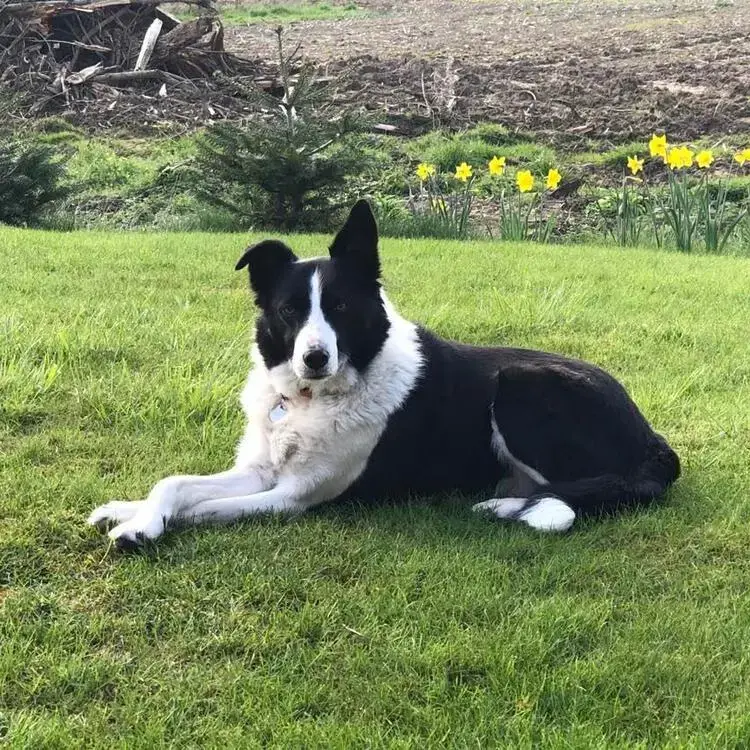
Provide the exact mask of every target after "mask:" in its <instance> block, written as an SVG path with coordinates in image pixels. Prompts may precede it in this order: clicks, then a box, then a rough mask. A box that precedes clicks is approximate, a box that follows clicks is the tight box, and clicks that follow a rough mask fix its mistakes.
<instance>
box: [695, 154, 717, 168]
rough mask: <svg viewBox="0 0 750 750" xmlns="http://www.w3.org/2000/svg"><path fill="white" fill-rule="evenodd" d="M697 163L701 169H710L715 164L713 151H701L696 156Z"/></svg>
mask: <svg viewBox="0 0 750 750" xmlns="http://www.w3.org/2000/svg"><path fill="white" fill-rule="evenodd" d="M695 163H696V164H697V165H698V166H699V167H700V168H701V169H708V168H709V167H710V166H711V165H712V164H713V163H714V155H713V153H712V152H711V151H699V152H698V153H697V154H696V155H695Z"/></svg>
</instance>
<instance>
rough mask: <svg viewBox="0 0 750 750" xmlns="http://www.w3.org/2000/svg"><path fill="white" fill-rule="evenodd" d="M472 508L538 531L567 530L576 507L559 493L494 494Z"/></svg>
mask: <svg viewBox="0 0 750 750" xmlns="http://www.w3.org/2000/svg"><path fill="white" fill-rule="evenodd" d="M473 510H474V511H476V512H477V513H484V514H486V515H490V516H494V517H496V518H501V519H504V520H509V521H520V522H521V523H525V524H526V525H527V526H531V528H532V529H536V530H537V531H549V532H562V531H567V530H568V529H569V528H570V527H571V526H572V525H573V521H575V520H576V514H575V511H574V510H573V509H572V508H571V507H570V506H569V505H568V504H567V503H566V502H565V501H564V500H561V499H560V498H559V497H554V496H552V495H549V496H544V495H540V496H538V497H534V498H528V497H496V498H492V499H491V500H485V501H484V502H483V503H477V504H476V505H475V506H474V507H473Z"/></svg>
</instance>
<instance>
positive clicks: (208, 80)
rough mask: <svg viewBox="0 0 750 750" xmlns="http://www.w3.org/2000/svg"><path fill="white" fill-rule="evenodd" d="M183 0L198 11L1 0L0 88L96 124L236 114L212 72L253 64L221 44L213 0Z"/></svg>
mask: <svg viewBox="0 0 750 750" xmlns="http://www.w3.org/2000/svg"><path fill="white" fill-rule="evenodd" d="M182 2H183V3H184V4H185V5H188V6H193V7H195V8H197V10H198V13H197V14H194V15H195V17H193V18H191V19H190V20H186V21H184V22H183V21H180V20H179V19H178V18H177V17H175V16H174V15H172V14H171V13H169V12H167V11H166V10H165V9H164V8H163V7H161V6H163V5H164V3H163V2H161V0H26V1H25V2H21V1H20V0H19V1H18V2H16V1H15V0H0V71H2V73H1V74H0V87H2V88H4V89H6V90H10V91H12V92H16V93H17V94H19V95H21V98H22V100H23V101H24V106H25V110H24V112H25V114H27V115H30V116H36V115H40V114H48V113H52V112H60V111H65V112H67V113H68V114H73V115H75V114H76V113H77V114H79V115H81V116H82V119H85V120H89V121H90V120H91V119H92V115H93V116H94V119H96V120H98V121H99V122H97V124H99V125H107V124H109V125H112V124H126V123H127V121H128V120H133V119H137V120H138V121H139V122H141V121H146V122H148V121H151V122H153V121H155V120H156V121H158V120H160V119H161V120H169V121H175V120H177V121H179V120H189V121H193V122H195V121H199V120H204V121H205V120H206V119H212V118H214V117H219V118H221V117H223V116H227V115H230V114H236V113H237V112H236V110H237V105H238V103H235V102H233V98H232V96H231V95H230V94H227V93H225V92H223V91H222V90H221V86H220V84H219V83H218V81H219V77H220V76H219V75H217V74H221V77H225V76H233V75H251V76H252V75H256V74H257V72H258V65H257V64H256V63H254V62H252V61H249V60H244V59H242V58H239V57H236V56H234V55H230V54H229V53H227V52H225V51H224V32H223V27H222V25H221V21H220V19H219V16H218V14H217V13H216V11H215V9H214V7H213V0H182ZM240 109H241V107H240ZM74 119H75V118H74Z"/></svg>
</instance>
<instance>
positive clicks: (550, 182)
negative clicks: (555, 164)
mask: <svg viewBox="0 0 750 750" xmlns="http://www.w3.org/2000/svg"><path fill="white" fill-rule="evenodd" d="M560 180H562V175H561V174H560V173H559V172H558V171H557V170H556V169H550V171H549V172H547V182H546V183H545V184H546V186H547V190H556V189H557V186H558V185H559V184H560Z"/></svg>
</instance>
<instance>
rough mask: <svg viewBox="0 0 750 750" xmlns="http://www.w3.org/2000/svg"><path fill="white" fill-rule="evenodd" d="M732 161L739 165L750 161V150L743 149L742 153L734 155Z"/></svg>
mask: <svg viewBox="0 0 750 750" xmlns="http://www.w3.org/2000/svg"><path fill="white" fill-rule="evenodd" d="M734 160H735V161H736V162H737V163H738V164H740V165H742V164H744V163H745V162H746V161H750V148H743V149H742V151H738V152H737V153H736V154H735V155H734Z"/></svg>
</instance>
